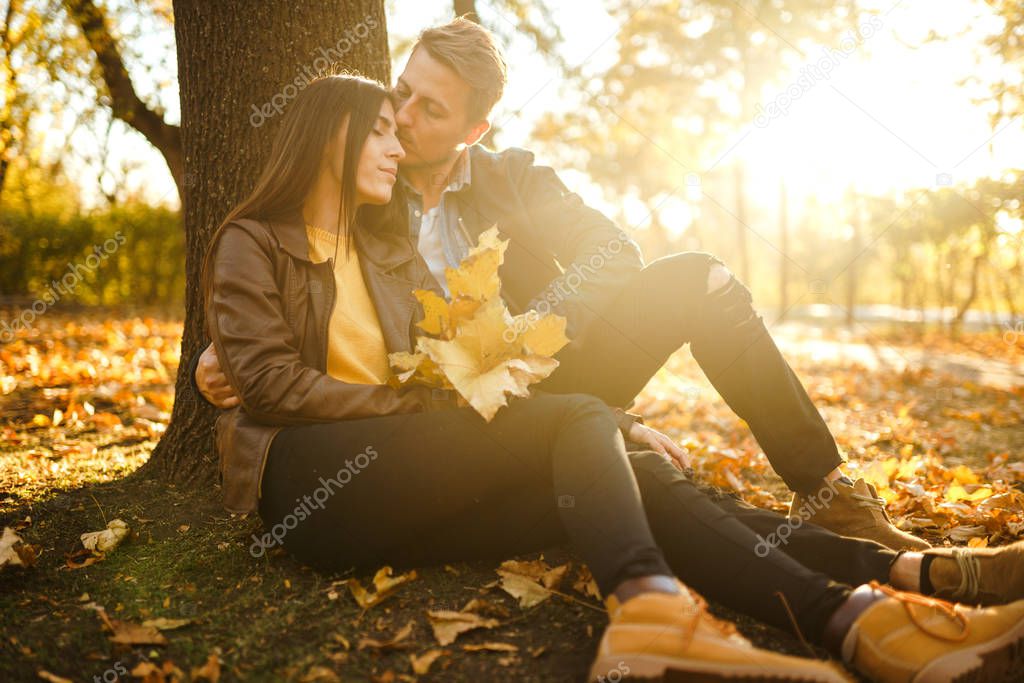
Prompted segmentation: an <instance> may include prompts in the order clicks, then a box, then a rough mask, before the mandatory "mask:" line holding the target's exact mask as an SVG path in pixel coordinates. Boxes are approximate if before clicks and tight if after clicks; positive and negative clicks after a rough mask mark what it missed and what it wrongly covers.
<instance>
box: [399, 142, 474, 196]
mask: <svg viewBox="0 0 1024 683" xmlns="http://www.w3.org/2000/svg"><path fill="white" fill-rule="evenodd" d="M398 177H399V178H401V180H402V183H403V184H404V185H405V189H406V190H407V191H408V192H410V193H412V194H414V195H416V196H419V195H420V193H419V192H418V191H417V190H416V188H414V187H413V186H412V185H410V184H409V181H407V180H406V179H405V178H404V177H402V175H401V173H399V176H398ZM472 182H473V169H472V164H471V162H470V155H469V147H465V148H463V150H462V152H461V153H460V154H459V159H458V160H457V161H456V162H455V165H454V166H452V174H451V178H450V179H449V181H448V186H447V187H446V188H444V192H442V193H441V194H444V193H445V192H458V191H459V190H462V189H463V188H466V187H469V185H470V183H472Z"/></svg>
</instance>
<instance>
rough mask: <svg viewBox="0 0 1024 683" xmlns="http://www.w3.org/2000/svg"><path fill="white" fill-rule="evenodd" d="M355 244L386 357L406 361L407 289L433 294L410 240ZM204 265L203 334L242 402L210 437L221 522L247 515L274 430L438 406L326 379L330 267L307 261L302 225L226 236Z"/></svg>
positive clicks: (402, 393) (363, 234)
mask: <svg viewBox="0 0 1024 683" xmlns="http://www.w3.org/2000/svg"><path fill="white" fill-rule="evenodd" d="M297 218H298V217H297ZM356 240H357V245H358V248H359V249H360V262H361V267H362V270H363V277H364V278H365V280H366V287H367V290H368V292H369V294H370V298H371V299H372V300H373V303H374V306H375V307H376V309H377V316H378V318H379V320H380V325H381V329H382V331H383V333H384V342H385V344H386V346H387V348H388V351H410V350H412V326H413V317H414V312H415V309H416V306H417V303H416V299H415V297H414V296H413V295H412V290H414V289H417V288H423V289H434V290H435V291H437V292H438V293H439V294H443V292H442V291H441V289H440V287H439V286H438V284H437V281H436V280H434V278H433V277H432V276H431V275H430V272H429V270H428V269H427V266H426V264H425V263H424V262H423V259H422V257H421V256H419V253H418V252H417V251H416V250H415V249H414V248H413V245H412V243H411V242H410V240H409V239H408V238H402V237H400V236H398V235H396V234H392V233H383V234H381V233H376V232H371V231H368V230H357V231H356ZM341 248H342V249H343V248H344V245H342V246H341ZM207 254H208V256H207V259H206V262H205V263H204V268H203V272H204V278H203V289H204V297H205V299H204V300H205V302H206V321H207V331H208V333H209V336H210V339H211V340H212V341H213V345H214V347H215V349H216V351H217V359H218V361H219V362H220V366H221V369H222V370H223V372H224V374H225V375H226V376H227V378H228V381H229V382H230V383H231V386H232V387H233V388H234V389H235V391H236V392H237V393H238V396H239V399H240V405H239V406H237V407H235V408H232V409H230V410H226V411H224V412H223V413H221V415H220V416H219V417H218V418H217V423H216V428H215V435H216V436H215V438H216V449H217V453H218V457H219V459H220V472H221V480H222V485H223V494H224V499H223V500H224V506H225V508H226V509H227V510H229V511H230V512H238V513H244V512H253V511H255V510H256V509H257V506H258V501H259V495H260V491H261V486H260V480H261V478H262V474H263V468H264V466H265V465H266V460H267V453H268V452H269V449H270V443H271V440H272V439H273V437H274V435H275V434H277V432H278V431H279V430H280V429H281V428H282V427H283V426H285V425H291V424H307V423H314V422H329V421H333V420H344V419H350V418H359V417H371V416H377V415H388V414H394V413H408V412H417V411H422V410H429V409H433V408H437V407H440V406H441V405H444V401H443V399H442V400H441V401H438V400H435V398H432V396H434V397H437V398H440V397H438V392H431V391H430V390H429V389H426V388H425V387H410V388H405V389H402V390H396V389H394V388H392V387H389V386H384V385H379V386H373V385H360V384H350V383H347V382H342V381H339V380H337V379H334V378H333V377H331V376H329V375H328V374H326V368H327V326H328V320H329V317H330V312H331V310H332V308H333V305H334V298H335V282H334V277H333V263H332V262H323V263H313V262H312V261H311V260H310V259H309V249H308V245H307V242H306V231H305V227H304V224H303V222H302V220H301V218H298V219H297V220H290V221H281V222H273V223H269V224H268V223H263V222H260V221H255V220H248V219H243V220H239V221H236V222H234V223H230V224H228V225H224V226H222V227H221V228H219V229H218V230H217V231H216V232H215V233H214V235H213V237H212V238H211V240H210V248H209V251H208V252H207ZM449 405H451V404H450V403H449Z"/></svg>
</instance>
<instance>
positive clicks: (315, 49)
mask: <svg viewBox="0 0 1024 683" xmlns="http://www.w3.org/2000/svg"><path fill="white" fill-rule="evenodd" d="M174 25H175V37H176V43H177V55H178V80H179V84H180V90H181V133H182V135H181V141H182V150H183V153H184V171H185V179H186V182H185V183H184V188H185V193H184V197H183V201H182V213H183V218H184V223H185V250H186V256H185V273H186V292H185V325H184V334H183V336H182V343H181V360H182V363H181V366H180V367H179V369H178V377H177V382H176V386H175V389H176V396H177V397H178V400H176V401H175V404H174V409H173V412H172V414H171V421H170V424H169V425H168V427H167V432H166V433H165V435H164V437H163V438H162V439H161V440H160V443H159V444H158V445H157V447H156V449H155V450H154V451H153V455H152V456H151V458H150V460H149V462H147V463H146V465H145V466H144V469H145V470H146V471H147V472H155V473H156V474H158V475H159V476H161V477H163V478H165V479H167V480H169V481H172V482H176V483H187V484H189V485H192V486H196V485H199V484H209V483H211V482H214V481H216V476H217V465H216V456H215V453H214V449H213V430H212V427H213V424H214V419H215V417H216V410H213V409H210V408H208V407H207V406H206V405H205V404H204V403H202V402H201V401H199V400H197V397H194V395H193V393H192V389H191V387H190V385H189V378H188V376H187V361H188V360H189V359H190V358H191V357H192V355H193V354H195V353H196V352H197V351H200V350H201V349H202V348H203V347H205V346H206V344H207V343H208V339H207V338H206V334H205V316H204V310H203V309H204V306H203V301H202V293H201V291H200V287H199V277H200V271H201V267H202V258H203V255H204V254H205V252H206V247H207V244H208V243H209V239H210V236H211V235H212V233H213V230H215V229H216V227H217V226H218V225H219V224H220V222H221V220H222V219H223V218H224V216H225V215H226V214H227V212H228V211H229V210H230V209H231V207H232V206H233V205H235V204H236V203H237V202H239V201H240V200H241V199H243V198H244V196H245V195H246V194H247V193H248V192H249V191H250V190H251V188H252V186H253V184H254V182H255V180H256V176H257V174H258V172H259V170H260V167H261V165H262V163H263V161H264V160H265V159H266V155H267V154H268V153H269V151H270V145H271V141H272V139H273V135H274V132H275V130H276V124H277V122H278V121H279V120H280V118H281V117H280V115H279V114H278V113H277V112H276V111H274V110H273V109H268V108H267V107H270V106H273V105H274V104H275V103H276V104H277V105H280V108H281V109H282V110H283V108H284V107H286V106H287V103H288V102H290V101H291V100H293V99H294V98H295V97H296V95H297V94H298V91H299V90H300V89H301V87H305V85H306V84H308V80H309V79H310V78H311V77H312V76H315V75H316V73H317V72H319V71H321V70H322V69H324V68H325V66H324V65H325V64H328V67H330V66H331V65H332V63H333V66H334V67H335V68H339V67H344V68H346V69H349V70H359V71H360V72H362V73H363V74H365V75H367V76H370V77H373V78H377V79H379V80H381V81H382V82H384V83H386V84H387V83H389V82H390V69H391V67H390V59H389V56H388V40H387V28H386V23H385V17H384V2H383V0H355V1H352V0H350V1H348V2H345V1H343V0H305V1H304V2H298V3H293V2H288V1H287V0H264V1H262V2H248V1H246V2H243V1H241V0H218V2H209V0H175V1H174Z"/></svg>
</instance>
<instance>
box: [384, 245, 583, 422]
mask: <svg viewBox="0 0 1024 683" xmlns="http://www.w3.org/2000/svg"><path fill="white" fill-rule="evenodd" d="M507 247H508V240H502V239H500V238H499V237H498V229H497V228H496V227H492V228H491V229H490V230H487V231H486V232H484V233H482V234H481V235H480V239H479V242H478V244H477V245H476V246H475V247H473V249H472V250H471V251H470V252H469V255H468V256H467V257H466V258H465V259H463V261H462V263H460V264H459V266H458V267H457V268H448V269H447V270H446V275H447V278H448V286H449V289H450V291H451V295H452V299H451V301H446V300H445V299H443V298H442V297H440V296H439V295H438V294H437V293H436V292H434V291H431V290H424V289H417V290H415V291H414V292H413V294H414V295H415V296H416V298H417V300H418V301H419V302H420V304H421V305H422V306H423V319H422V320H421V321H419V322H418V323H417V326H418V327H419V328H420V329H421V330H423V331H424V333H426V336H423V335H421V336H419V337H418V338H417V340H416V347H415V349H414V352H412V353H408V352H396V353H392V354H390V355H389V360H390V362H391V365H392V368H393V369H394V371H395V374H394V376H393V378H392V384H393V385H394V386H402V385H404V384H408V383H411V382H417V383H420V384H425V385H427V386H433V387H440V388H446V389H455V390H456V391H457V392H458V394H459V395H460V396H461V397H462V399H463V400H464V401H465V402H466V403H468V404H469V405H470V406H472V407H473V408H474V409H475V410H476V411H477V412H478V413H480V415H482V416H483V417H484V419H485V420H487V421H490V420H491V419H492V418H493V417H494V415H495V413H496V412H497V411H498V409H499V408H501V407H502V406H504V405H507V404H508V403H507V401H508V397H509V396H521V397H525V396H529V385H530V384H533V383H535V382H538V381H540V380H542V379H544V378H545V377H547V376H548V375H550V374H551V372H553V371H554V369H555V368H556V367H558V361H557V360H555V359H554V358H551V356H552V355H553V354H555V353H556V352H557V351H558V350H560V349H561V348H562V347H563V346H565V345H566V344H567V343H568V342H569V340H568V338H567V337H566V336H565V318H563V317H561V316H558V315H552V314H548V315H545V316H539V315H538V314H537V313H536V311H531V312H530V313H529V314H523V315H520V316H516V317H514V318H513V316H512V315H511V314H510V313H509V311H508V308H507V307H506V306H505V303H504V302H503V301H502V299H501V296H500V292H501V281H500V279H499V277H498V268H499V266H501V263H502V261H503V260H504V254H505V249H506V248H507Z"/></svg>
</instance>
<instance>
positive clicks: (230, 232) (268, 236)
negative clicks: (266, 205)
mask: <svg viewBox="0 0 1024 683" xmlns="http://www.w3.org/2000/svg"><path fill="white" fill-rule="evenodd" d="M221 242H230V243H231V244H232V246H235V247H238V246H242V245H245V244H248V245H252V246H255V247H257V248H259V249H260V250H264V251H266V250H268V249H269V248H270V247H271V246H272V245H273V243H274V229H273V226H272V225H271V224H270V223H269V222H268V221H264V220H259V219H256V218H233V219H231V220H228V221H225V222H224V223H222V224H221V225H220V226H219V227H218V228H217V229H216V230H215V231H214V233H213V235H212V236H211V237H210V246H211V247H213V246H214V245H218V244H220V243H221Z"/></svg>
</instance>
